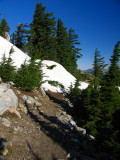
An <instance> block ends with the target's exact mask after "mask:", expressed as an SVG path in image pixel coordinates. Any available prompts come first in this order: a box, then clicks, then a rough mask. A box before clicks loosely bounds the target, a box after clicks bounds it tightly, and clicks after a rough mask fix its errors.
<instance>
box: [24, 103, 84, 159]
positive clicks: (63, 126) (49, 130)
mask: <svg viewBox="0 0 120 160" xmlns="http://www.w3.org/2000/svg"><path fill="white" fill-rule="evenodd" d="M26 107H27V110H28V114H29V116H30V117H31V118H32V119H33V120H34V122H36V123H37V124H39V126H40V128H41V131H43V132H44V134H45V135H47V136H48V137H50V138H51V139H52V140H53V141H54V142H55V143H57V144H59V145H60V146H61V147H62V148H63V149H64V150H66V152H67V153H70V154H71V155H73V154H74V152H71V151H73V150H76V151H77V150H79V147H78V146H77V145H76V143H74V142H72V141H71V137H75V136H77V138H78V139H79V140H81V138H82V137H81V135H80V134H79V133H78V131H77V130H76V128H75V127H72V126H70V125H69V124H67V123H63V122H61V121H60V120H59V119H58V118H57V117H53V116H47V115H46V114H44V113H43V112H41V111H40V109H39V108H38V107H37V109H36V112H37V115H36V114H34V113H33V112H32V111H31V110H30V108H29V106H28V105H27V104H26ZM43 119H44V120H43ZM32 153H34V152H32ZM73 157H74V155H73ZM36 160H37V159H36ZM38 160H39V159H38ZM71 160H72V159H71Z"/></svg>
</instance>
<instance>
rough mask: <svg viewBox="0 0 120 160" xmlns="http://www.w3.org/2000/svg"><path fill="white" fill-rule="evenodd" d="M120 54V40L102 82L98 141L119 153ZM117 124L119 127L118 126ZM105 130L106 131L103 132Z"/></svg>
mask: <svg viewBox="0 0 120 160" xmlns="http://www.w3.org/2000/svg"><path fill="white" fill-rule="evenodd" d="M119 56H120V41H119V42H118V43H117V44H116V46H115V49H114V51H113V56H112V57H111V59H110V62H111V65H110V67H109V71H108V73H107V74H106V75H105V76H104V77H103V79H102V82H101V88H100V91H101V106H102V108H101V113H102V114H101V119H102V121H100V125H99V135H100V136H101V138H100V137H99V135H98V138H97V139H98V141H99V142H101V143H102V144H104V145H105V146H106V147H107V148H109V149H110V150H111V152H115V153H117V152H118V151H119V150H120V139H119V135H120V127H118V125H117V124H118V123H119V122H120V121H118V118H117V117H116V116H115V115H118V116H120V92H119V89H118V87H117V84H118V68H119V67H118V62H119ZM116 126H117V127H116ZM103 131H104V132H103Z"/></svg>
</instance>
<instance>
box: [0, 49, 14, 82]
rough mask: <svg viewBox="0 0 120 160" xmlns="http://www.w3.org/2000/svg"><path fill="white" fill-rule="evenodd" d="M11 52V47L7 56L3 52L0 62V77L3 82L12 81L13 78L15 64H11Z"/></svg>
mask: <svg viewBox="0 0 120 160" xmlns="http://www.w3.org/2000/svg"><path fill="white" fill-rule="evenodd" d="M13 52H14V50H13V48H11V49H10V52H9V57H8V58H7V57H6V56H5V54H3V57H2V60H1V62H0V77H1V78H2V80H3V82H9V81H14V79H15V66H14V65H13V60H12V58H11V55H12V53H13Z"/></svg>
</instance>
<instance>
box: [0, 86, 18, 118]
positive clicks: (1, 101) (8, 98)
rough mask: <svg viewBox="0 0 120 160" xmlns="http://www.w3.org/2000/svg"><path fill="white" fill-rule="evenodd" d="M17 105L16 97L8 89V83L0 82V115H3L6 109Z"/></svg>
mask: <svg viewBox="0 0 120 160" xmlns="http://www.w3.org/2000/svg"><path fill="white" fill-rule="evenodd" d="M17 107H18V98H17V96H16V95H15V93H14V92H13V91H12V90H11V89H10V84H7V83H1V84H0V115H3V113H4V112H6V111H7V110H11V108H14V109H12V110H14V111H15V110H16V108H17Z"/></svg>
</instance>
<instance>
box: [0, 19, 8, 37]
mask: <svg viewBox="0 0 120 160" xmlns="http://www.w3.org/2000/svg"><path fill="white" fill-rule="evenodd" d="M9 31H10V27H9V26H8V24H7V21H6V19H5V18H3V19H2V20H1V23H0V36H2V37H3V38H5V33H6V32H9Z"/></svg>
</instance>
